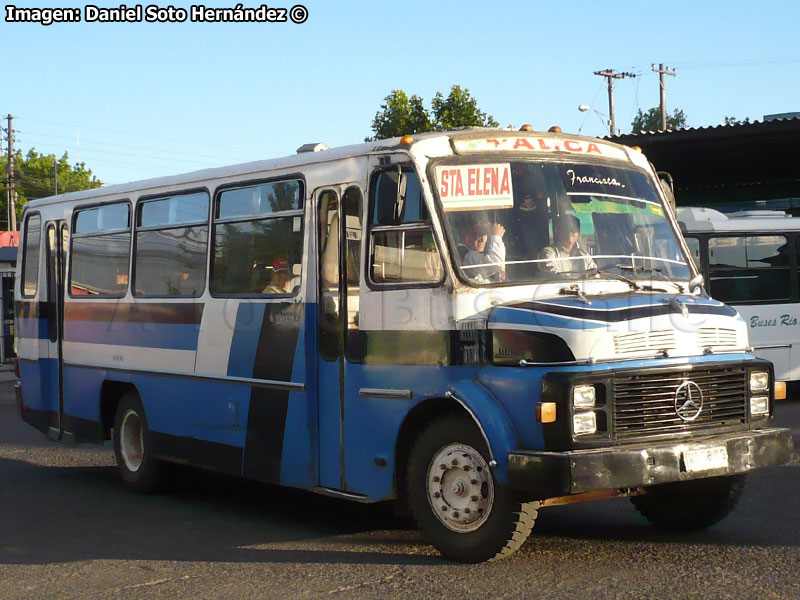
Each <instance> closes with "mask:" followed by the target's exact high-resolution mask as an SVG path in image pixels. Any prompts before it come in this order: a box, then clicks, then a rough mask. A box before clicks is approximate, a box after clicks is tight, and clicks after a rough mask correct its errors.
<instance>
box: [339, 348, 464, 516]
mask: <svg viewBox="0 0 800 600" xmlns="http://www.w3.org/2000/svg"><path fill="white" fill-rule="evenodd" d="M346 373H347V375H346V395H345V428H344V443H345V450H344V453H345V479H346V483H347V491H349V492H354V493H358V494H364V495H366V496H367V497H368V498H369V499H370V500H374V501H378V500H382V499H385V498H390V497H392V495H393V493H394V489H393V486H394V471H395V467H396V465H395V446H396V444H397V434H398V432H399V430H400V426H401V425H402V423H403V420H404V419H405V417H406V416H407V415H408V413H409V412H410V411H411V409H413V408H414V406H416V405H417V404H419V403H420V402H423V401H425V400H427V399H429V398H444V396H445V393H446V392H447V390H448V389H449V384H450V383H452V380H453V379H454V378H456V377H458V376H466V377H470V376H473V375H474V373H475V369H474V368H469V367H466V368H465V367H447V368H441V367H438V366H429V365H420V366H407V365H406V366H402V365H360V364H352V363H349V364H348V365H347V367H346ZM362 389H377V390H410V391H411V393H412V394H411V397H410V398H384V397H371V396H362V395H361V393H360V390H362ZM399 468H403V469H405V465H401V466H400V467H399Z"/></svg>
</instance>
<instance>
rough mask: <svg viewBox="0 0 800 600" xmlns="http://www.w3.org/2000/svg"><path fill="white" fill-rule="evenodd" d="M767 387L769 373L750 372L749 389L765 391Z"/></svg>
mask: <svg viewBox="0 0 800 600" xmlns="http://www.w3.org/2000/svg"><path fill="white" fill-rule="evenodd" d="M768 389H769V373H767V372H766V371H752V372H751V373H750V391H751V392H766V391H767V390H768Z"/></svg>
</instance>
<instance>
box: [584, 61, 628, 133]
mask: <svg viewBox="0 0 800 600" xmlns="http://www.w3.org/2000/svg"><path fill="white" fill-rule="evenodd" d="M594 74H595V75H599V76H600V77H605V78H606V80H607V81H608V132H609V133H610V134H611V135H617V127H616V123H615V121H614V80H615V79H625V78H626V77H636V74H635V73H627V72H625V73H614V70H613V69H605V70H603V71H595V72H594Z"/></svg>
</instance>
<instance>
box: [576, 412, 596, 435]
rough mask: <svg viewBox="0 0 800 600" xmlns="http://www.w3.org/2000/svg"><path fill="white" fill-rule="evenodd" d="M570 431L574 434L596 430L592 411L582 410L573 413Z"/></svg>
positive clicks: (583, 433)
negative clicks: (582, 411)
mask: <svg viewBox="0 0 800 600" xmlns="http://www.w3.org/2000/svg"><path fill="white" fill-rule="evenodd" d="M572 431H573V433H574V434H575V435H586V434H589V433H594V432H595V431H597V418H596V417H595V414H594V413H593V412H584V413H578V414H576V415H573V416H572Z"/></svg>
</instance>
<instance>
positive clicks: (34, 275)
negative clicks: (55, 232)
mask: <svg viewBox="0 0 800 600" xmlns="http://www.w3.org/2000/svg"><path fill="white" fill-rule="evenodd" d="M41 247H42V219H41V217H39V215H30V216H29V217H28V218H27V219H26V221H25V247H24V249H23V255H22V295H23V296H27V297H30V296H34V295H36V289H37V287H38V285H39V255H40V254H41Z"/></svg>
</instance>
